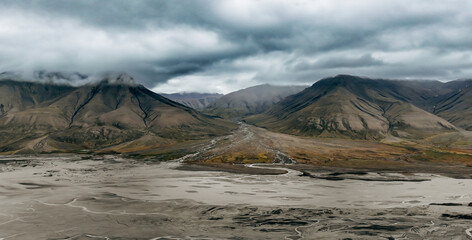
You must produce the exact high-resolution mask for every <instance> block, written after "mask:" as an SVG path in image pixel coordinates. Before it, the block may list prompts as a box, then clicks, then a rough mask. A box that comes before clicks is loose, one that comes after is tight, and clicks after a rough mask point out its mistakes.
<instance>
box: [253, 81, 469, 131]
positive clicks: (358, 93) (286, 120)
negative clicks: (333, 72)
mask: <svg viewBox="0 0 472 240" xmlns="http://www.w3.org/2000/svg"><path fill="white" fill-rule="evenodd" d="M470 83H472V82H471V81H470V80H464V81H453V82H449V83H441V82H438V81H398V80H382V79H369V78H361V77H356V76H349V75H338V76H336V77H332V78H326V79H322V80H320V81H318V82H316V83H315V84H313V85H312V86H311V87H309V88H307V89H305V90H304V91H302V92H300V93H298V94H295V95H292V96H289V97H287V98H286V99H284V100H283V101H280V102H279V103H277V104H275V105H274V106H273V107H271V108H270V109H269V110H268V111H266V112H264V113H262V114H259V115H255V116H251V117H248V118H246V121H247V122H249V123H252V124H255V125H258V126H262V127H266V128H268V129H271V130H276V131H281V132H286V133H292V134H299V135H310V136H329V137H351V138H361V139H381V138H384V137H386V136H387V135H393V136H396V137H403V138H418V137H420V138H423V137H427V136H431V135H434V134H438V133H441V132H450V131H457V130H458V128H457V127H459V128H464V129H468V130H469V129H471V127H472V121H471V120H472V118H471V116H472V114H471V111H472V104H471V103H472V100H471V99H472V98H470V94H471V92H470Z"/></svg>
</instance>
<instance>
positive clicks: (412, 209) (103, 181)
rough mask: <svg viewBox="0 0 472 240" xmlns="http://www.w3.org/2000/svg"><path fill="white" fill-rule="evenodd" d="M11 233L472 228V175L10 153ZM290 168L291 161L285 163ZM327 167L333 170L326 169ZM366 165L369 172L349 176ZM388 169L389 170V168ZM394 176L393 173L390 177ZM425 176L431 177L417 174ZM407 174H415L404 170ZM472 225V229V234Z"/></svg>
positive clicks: (385, 233) (4, 227) (0, 219)
mask: <svg viewBox="0 0 472 240" xmlns="http://www.w3.org/2000/svg"><path fill="white" fill-rule="evenodd" d="M0 162H1V165H0V166H1V170H2V171H1V172H0V182H1V184H0V191H1V195H0V238H3V239H303V238H305V239H333V238H335V239H338V238H339V239H349V238H350V239H401V238H407V239H425V238H429V239H445V238H447V239H453V238H455V239H467V237H468V236H469V235H470V228H471V220H470V219H471V218H472V215H471V211H472V208H471V207H470V206H469V204H470V202H472V194H471V193H470V191H469V190H470V189H471V187H472V180H470V179H455V178H449V177H445V176H440V175H436V174H425V173H422V174H414V173H413V174H403V173H398V174H394V173H389V174H390V175H387V177H395V178H396V179H397V180H396V181H386V180H379V181H377V180H378V179H377V178H378V177H379V176H381V175H384V174H383V173H375V172H368V173H366V174H358V173H357V174H356V173H353V172H347V173H343V174H334V175H336V176H339V177H341V176H344V178H343V179H323V178H314V177H310V176H307V175H305V174H303V172H302V171H298V170H293V169H290V168H288V166H294V165H278V166H274V165H269V164H262V165H261V164H256V165H246V166H244V167H245V168H251V169H260V170H263V169H266V170H267V169H272V170H271V171H273V170H279V171H283V173H282V172H281V174H279V175H258V174H241V173H229V172H221V171H188V170H178V169H177V168H179V167H180V168H182V164H181V163H178V162H172V161H171V162H163V163H159V164H157V163H150V162H145V161H139V160H133V159H126V158H122V157H120V156H116V155H105V156H82V155H72V154H71V155H47V156H8V157H2V158H1V160H0ZM284 169H285V170H284ZM317 174H324V175H329V174H333V172H329V171H326V172H324V173H320V172H317ZM346 175H347V176H349V175H352V176H363V178H367V177H369V178H368V179H367V180H366V179H362V178H354V177H351V178H349V177H346ZM378 175H379V176H378ZM384 177H385V176H384ZM412 179H421V181H408V180H412ZM403 180H404V181H403ZM468 234H469V235H468Z"/></svg>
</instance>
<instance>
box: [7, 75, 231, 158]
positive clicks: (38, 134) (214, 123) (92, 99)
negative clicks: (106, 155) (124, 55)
mask: <svg viewBox="0 0 472 240" xmlns="http://www.w3.org/2000/svg"><path fill="white" fill-rule="evenodd" d="M130 79H131V78H130V77H129V76H126V75H118V76H115V77H113V79H105V80H104V81H102V82H100V83H98V84H94V85H86V86H82V87H77V88H73V87H64V86H58V85H51V84H49V85H48V84H37V83H28V84H27V85H25V84H24V83H18V82H1V83H0V86H2V84H3V85H5V88H15V89H17V91H16V92H12V94H13V95H12V96H16V95H19V96H28V95H31V94H32V93H31V91H30V89H43V88H44V89H48V91H46V93H49V95H47V94H46V96H47V98H45V99H40V100H41V101H39V100H36V99H37V98H35V97H34V96H35V95H34V94H32V96H33V97H31V98H32V99H33V100H34V101H31V100H29V99H30V98H27V97H25V98H24V99H27V100H28V101H26V100H24V101H23V102H21V101H10V102H8V103H7V102H5V103H3V102H4V100H5V99H9V98H8V97H6V96H9V95H8V92H5V93H6V94H7V95H5V96H4V98H2V99H0V100H1V102H0V104H3V105H4V106H6V105H8V106H14V107H13V108H9V109H7V110H5V111H4V112H3V113H2V114H1V115H0V137H3V136H5V137H7V138H2V139H1V140H0V151H3V152H5V151H17V150H28V151H33V152H38V151H62V150H66V151H71V150H81V149H100V148H104V147H107V146H112V145H116V144H122V143H124V142H129V141H134V140H137V139H139V138H142V137H144V136H148V137H147V138H148V139H149V136H151V139H154V141H162V142H166V143H168V142H169V141H174V142H175V141H184V140H191V139H202V138H206V137H209V136H215V135H220V134H225V133H228V131H229V130H231V129H232V128H233V127H234V125H233V124H231V123H229V122H226V121H222V120H219V119H213V118H210V117H208V116H205V115H202V114H200V113H198V112H196V111H195V110H193V109H191V108H189V107H186V106H183V105H181V104H179V103H176V102H173V101H171V100H169V99H167V98H164V97H162V96H160V95H158V94H156V93H154V92H152V91H150V90H148V89H146V88H145V87H143V86H141V85H137V84H129V81H130ZM131 80H132V79H131ZM0 89H1V88H0ZM12 102H14V103H12ZM17 102H19V103H17ZM31 102H34V104H32V103H31ZM16 106H18V107H16ZM163 139H167V140H165V141H164V140H163Z"/></svg>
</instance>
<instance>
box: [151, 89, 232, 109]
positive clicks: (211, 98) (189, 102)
mask: <svg viewBox="0 0 472 240" xmlns="http://www.w3.org/2000/svg"><path fill="white" fill-rule="evenodd" d="M160 95H161V96H163V97H166V98H168V99H170V100H172V101H175V102H178V103H180V104H183V105H185V106H187V107H191V108H193V109H196V110H202V109H204V108H206V107H208V106H209V105H210V104H212V103H214V102H215V101H216V100H217V99H219V98H220V97H222V96H223V94H219V93H194V92H183V93H170V94H167V93H161V94H160Z"/></svg>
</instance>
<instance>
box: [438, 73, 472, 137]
mask: <svg viewBox="0 0 472 240" xmlns="http://www.w3.org/2000/svg"><path fill="white" fill-rule="evenodd" d="M444 85H445V88H447V89H448V90H450V91H449V93H448V94H444V95H442V96H439V97H437V98H435V99H434V101H433V103H434V106H433V111H432V112H433V113H434V114H436V115H438V116H440V117H442V118H444V119H446V120H448V121H449V122H451V123H453V124H455V125H456V126H458V127H461V128H463V129H466V130H469V131H470V130H472V80H458V81H452V82H448V83H445V84H444Z"/></svg>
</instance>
